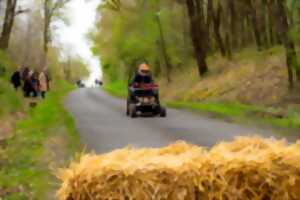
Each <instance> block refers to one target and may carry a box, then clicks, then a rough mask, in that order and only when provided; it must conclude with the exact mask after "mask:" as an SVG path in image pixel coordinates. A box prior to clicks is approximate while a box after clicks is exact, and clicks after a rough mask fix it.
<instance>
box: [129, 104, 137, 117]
mask: <svg viewBox="0 0 300 200" xmlns="http://www.w3.org/2000/svg"><path fill="white" fill-rule="evenodd" d="M129 114H130V117H131V118H136V117H137V109H136V106H135V105H134V104H131V105H130V107H129Z"/></svg>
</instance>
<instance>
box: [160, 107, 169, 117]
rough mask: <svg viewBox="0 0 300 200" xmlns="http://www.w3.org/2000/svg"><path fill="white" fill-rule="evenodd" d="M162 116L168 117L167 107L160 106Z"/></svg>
mask: <svg viewBox="0 0 300 200" xmlns="http://www.w3.org/2000/svg"><path fill="white" fill-rule="evenodd" d="M159 116H160V117H167V110H166V109H165V108H160V113H159Z"/></svg>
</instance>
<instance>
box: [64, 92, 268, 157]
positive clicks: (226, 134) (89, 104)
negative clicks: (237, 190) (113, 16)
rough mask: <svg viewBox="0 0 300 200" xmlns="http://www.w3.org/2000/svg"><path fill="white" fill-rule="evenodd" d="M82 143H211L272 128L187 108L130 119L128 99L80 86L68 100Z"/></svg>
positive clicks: (102, 146) (106, 146) (105, 146)
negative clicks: (181, 141)
mask: <svg viewBox="0 0 300 200" xmlns="http://www.w3.org/2000/svg"><path fill="white" fill-rule="evenodd" d="M66 107H67V109H68V110H69V111H70V112H71V113H72V115H73V116H74V117H75V120H76V124H77V128H78V131H79V133H80V135H81V139H82V143H83V144H84V145H86V146H87V148H88V150H94V151H96V152H98V153H103V152H108V151H111V150H114V149H117V148H122V147H124V146H128V145H133V146H136V147H160V146H163V145H167V144H170V143H172V142H174V141H177V140H185V141H188V142H191V143H193V144H197V145H202V146H211V145H213V144H215V143H218V142H220V141H223V140H231V139H232V138H234V137H235V136H239V135H251V134H260V135H263V136H272V134H271V132H270V131H266V130H258V129H256V128H249V127H244V126H241V125H235V124H231V123H228V122H223V121H221V120H217V119H211V118H208V117H204V116H200V115H198V114H194V113H190V112H187V111H180V110H174V109H169V110H168V117H167V118H138V119H130V118H127V117H126V115H125V101H124V100H120V99H117V98H113V97H111V96H109V95H108V94H106V93H105V92H103V91H101V90H99V89H78V90H76V91H74V92H72V93H71V94H70V95H69V97H68V99H67V101H66Z"/></svg>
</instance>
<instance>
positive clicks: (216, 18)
mask: <svg viewBox="0 0 300 200" xmlns="http://www.w3.org/2000/svg"><path fill="white" fill-rule="evenodd" d="M211 12H212V13H211V16H212V19H213V27H214V36H215V40H216V43H217V46H218V48H219V49H220V52H221V55H222V56H224V57H225V56H226V50H225V46H224V42H223V39H222V35H221V32H220V24H221V5H220V4H219V3H218V7H217V10H216V11H214V10H213V9H212V10H211Z"/></svg>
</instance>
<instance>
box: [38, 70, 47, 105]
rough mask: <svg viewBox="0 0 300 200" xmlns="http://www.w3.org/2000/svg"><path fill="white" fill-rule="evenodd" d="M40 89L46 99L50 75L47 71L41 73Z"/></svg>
mask: <svg viewBox="0 0 300 200" xmlns="http://www.w3.org/2000/svg"><path fill="white" fill-rule="evenodd" d="M39 91H40V93H41V96H42V98H43V99H44V98H45V97H46V93H47V91H48V77H47V75H46V73H45V71H42V72H41V73H40V75H39Z"/></svg>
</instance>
